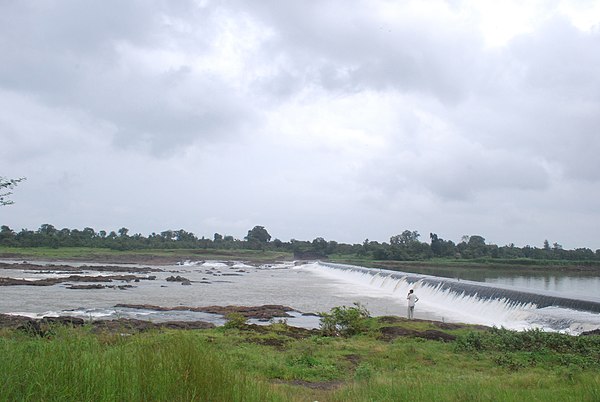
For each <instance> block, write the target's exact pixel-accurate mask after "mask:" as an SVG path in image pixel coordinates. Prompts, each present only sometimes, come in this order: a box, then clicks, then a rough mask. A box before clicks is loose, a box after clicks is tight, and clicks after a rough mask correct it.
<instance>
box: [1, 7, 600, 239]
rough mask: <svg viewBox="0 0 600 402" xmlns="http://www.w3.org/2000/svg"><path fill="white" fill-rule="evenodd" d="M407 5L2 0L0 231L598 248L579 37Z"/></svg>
mask: <svg viewBox="0 0 600 402" xmlns="http://www.w3.org/2000/svg"><path fill="white" fill-rule="evenodd" d="M436 4H437V3H436ZM382 5H384V6H386V7H397V8H398V9H397V10H396V12H395V14H393V13H391V12H388V11H389V10H386V11H383V8H382ZM438 5H439V4H438ZM411 7H412V5H411V3H410V2H401V3H398V4H395V3H393V2H390V3H388V2H383V3H377V2H366V1H349V2H348V1H341V0H330V1H319V2H306V1H302V2H301V1H286V2H281V1H257V2H252V3H248V2H241V1H237V0H229V1H225V2H213V1H185V2H171V1H158V0H156V1H131V2H125V3H123V2H117V1H107V2H101V3H98V2H88V1H84V2H80V1H61V2H50V1H35V2H34V1H20V2H16V1H13V2H3V3H2V5H0V38H1V39H0V57H1V58H2V62H1V63H0V140H1V144H0V145H1V146H0V174H2V175H3V176H14V177H20V176H28V180H27V182H26V183H25V184H23V185H22V186H19V188H18V191H15V194H14V197H13V199H14V201H15V205H13V206H11V207H10V215H8V216H7V214H5V210H2V211H0V212H2V214H3V215H2V219H3V220H4V221H5V222H2V223H3V224H9V225H11V226H14V227H16V228H20V227H30V228H35V227H36V226H39V225H40V224H42V223H52V224H55V225H56V226H71V227H82V226H86V225H91V226H95V227H97V228H105V229H109V230H114V229H116V228H117V226H118V227H120V226H128V227H130V228H131V229H132V231H134V232H136V231H140V232H144V233H150V232H152V231H157V230H164V229H167V228H171V229H179V228H184V229H186V230H191V231H194V232H196V233H197V234H200V235H207V236H211V235H212V233H214V232H215V231H218V232H224V231H226V230H231V231H237V232H236V233H230V234H232V235H235V236H237V237H243V235H244V234H245V233H244V232H245V231H246V230H248V229H249V227H251V226H253V225H256V224H261V225H265V226H267V227H268V228H270V229H271V228H272V235H273V236H274V237H279V238H281V239H283V240H288V239H289V238H291V237H295V238H309V239H310V238H313V237H316V236H324V237H326V238H334V239H335V240H339V241H346V242H359V241H362V240H363V239H364V238H365V237H369V238H371V239H377V240H388V239H389V237H390V236H391V235H393V234H397V233H399V232H401V231H402V230H404V229H413V230H419V231H420V232H421V233H423V234H426V233H428V232H430V231H433V232H437V233H438V234H440V236H442V237H444V238H449V239H453V240H459V239H460V236H461V235H463V234H474V233H480V234H482V235H484V237H486V238H487V239H488V240H490V241H494V242H497V243H500V244H502V243H503V242H510V241H514V242H516V243H517V242H519V241H520V242H521V243H522V244H523V243H535V242H538V243H539V244H541V242H542V241H543V239H544V238H549V239H551V240H554V241H559V242H560V243H562V244H565V245H566V246H570V245H573V246H581V245H586V246H590V247H595V248H597V247H598V246H597V245H594V244H592V243H593V242H594V241H593V240H590V239H593V237H594V235H595V233H596V232H595V231H596V230H597V229H596V228H597V224H598V222H599V220H600V216H599V215H598V212H597V211H596V208H595V207H594V205H595V204H594V203H593V200H595V199H597V197H598V196H600V194H599V193H598V189H597V188H596V187H597V183H598V180H599V179H600V173H599V172H600V162H599V161H600V159H598V158H597V157H596V154H597V152H598V150H599V149H600V143H599V141H600V137H598V135H597V127H600V113H598V110H600V97H599V96H598V94H599V93H600V72H599V71H598V69H597V68H596V67H597V66H598V65H600V49H598V47H599V46H600V41H599V40H598V39H599V32H598V30H591V31H589V32H585V31H582V30H580V29H578V28H575V27H574V26H573V24H572V23H571V21H570V20H567V19H565V18H564V17H556V18H553V19H550V20H548V21H546V22H545V23H544V24H541V25H540V26H534V27H532V29H531V31H530V32H527V33H523V34H520V35H519V36H517V37H515V38H513V39H512V40H511V41H510V42H508V43H507V44H506V45H504V46H500V47H492V48H490V47H486V44H485V41H484V35H483V33H482V32H481V31H480V29H479V27H478V26H477V24H476V23H474V21H472V20H471V19H469V18H463V17H461V15H462V14H461V13H462V12H463V11H464V12H466V10H465V9H464V8H463V7H464V4H463V2H453V4H451V5H450V7H449V8H448V10H445V9H443V7H441V6H440V7H441V8H442V9H443V10H442V11H440V10H438V11H437V12H435V11H431V12H429V11H427V12H425V11H423V10H422V9H419V10H417V11H415V9H414V8H411ZM552 8H553V6H552V5H544V9H545V11H544V12H545V13H548V10H549V9H552ZM470 18H475V19H476V18H477V16H476V15H474V16H471V17H470ZM475 22H476V21H475ZM157 183H161V184H160V189H159V190H157ZM41 200H43V202H41ZM245 226H248V227H245ZM516 231H518V233H516Z"/></svg>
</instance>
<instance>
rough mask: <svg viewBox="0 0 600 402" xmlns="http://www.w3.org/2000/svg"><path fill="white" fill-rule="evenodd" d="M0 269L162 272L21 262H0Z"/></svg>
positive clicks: (114, 267)
mask: <svg viewBox="0 0 600 402" xmlns="http://www.w3.org/2000/svg"><path fill="white" fill-rule="evenodd" d="M0 269H22V270H27V271H42V272H54V273H57V272H70V273H80V272H81V271H82V270H87V271H97V272H128V273H148V272H162V269H159V268H150V267H120V266H115V265H98V266H92V265H82V266H79V267H74V266H72V265H66V264H44V265H41V264H33V263H29V262H26V261H24V262H22V263H18V264H13V263H7V262H0Z"/></svg>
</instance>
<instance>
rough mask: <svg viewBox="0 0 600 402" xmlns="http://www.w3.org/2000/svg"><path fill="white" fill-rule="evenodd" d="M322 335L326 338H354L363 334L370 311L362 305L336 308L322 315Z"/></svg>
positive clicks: (356, 304)
mask: <svg viewBox="0 0 600 402" xmlns="http://www.w3.org/2000/svg"><path fill="white" fill-rule="evenodd" d="M320 315H321V322H320V328H321V333H322V334H323V335H325V336H352V335H356V334H358V333H361V332H363V331H364V330H365V329H366V327H367V325H366V319H367V318H369V317H370V313H369V311H368V310H367V309H366V308H365V307H364V306H362V305H361V304H360V303H354V307H346V306H341V307H334V308H332V309H331V310H330V312H329V313H320Z"/></svg>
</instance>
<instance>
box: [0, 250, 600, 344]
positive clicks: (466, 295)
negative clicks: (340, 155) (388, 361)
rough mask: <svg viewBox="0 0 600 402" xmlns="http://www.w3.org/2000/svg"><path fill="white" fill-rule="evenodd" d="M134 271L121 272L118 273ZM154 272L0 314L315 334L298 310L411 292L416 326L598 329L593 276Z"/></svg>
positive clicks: (5, 295) (8, 299)
mask: <svg viewBox="0 0 600 402" xmlns="http://www.w3.org/2000/svg"><path fill="white" fill-rule="evenodd" d="M4 262H7V260H4ZM8 262H12V263H14V265H12V266H11V267H10V269H2V270H0V276H2V277H11V278H21V279H26V280H37V279H40V278H41V277H60V276H61V275H63V276H64V275H68V274H66V273H64V272H63V273H61V272H60V269H56V270H53V269H52V267H45V269H44V270H43V271H31V270H24V269H21V267H20V265H19V264H18V263H17V261H8ZM38 264H40V262H38ZM54 264H58V263H57V262H55V263H54ZM61 264H69V265H71V266H76V267H79V268H80V269H81V275H90V276H95V275H98V274H99V272H97V271H96V270H95V268H94V267H97V266H99V265H100V264H94V263H86V264H83V263H72V262H62V263H61ZM116 265H118V264H116ZM132 266H133V265H131V264H123V265H122V268H123V271H124V272H126V271H127V270H128V269H130V268H131V267H132ZM153 268H158V269H160V271H158V272H152V273H151V274H152V275H153V276H156V278H155V279H154V280H144V279H142V280H140V281H139V282H127V284H128V285H129V286H131V287H130V288H125V289H119V288H118V287H115V288H101V289H70V288H69V284H68V283H60V284H56V285H52V286H30V285H18V286H1V287H0V313H10V314H19V315H26V316H30V317H42V316H48V315H55V316H56V315H71V316H77V317H83V318H90V319H111V318H117V317H123V318H138V319H147V320H152V321H166V320H205V321H209V322H213V323H215V324H217V325H219V324H222V323H223V322H224V320H223V317H221V316H217V315H213V314H207V313H198V312H191V311H154V310H151V309H148V310H144V309H129V308H122V307H119V308H117V307H115V306H116V305H117V304H149V305H157V306H162V307H176V306H190V307H196V306H210V305H219V306H226V305H243V306H259V305H264V304H282V305H286V306H290V307H291V308H293V309H295V310H297V311H298V313H293V314H292V317H289V318H288V319H287V321H288V323H289V324H290V325H297V326H303V327H318V324H319V319H318V317H315V316H312V315H303V314H301V313H300V312H302V313H318V312H324V311H329V310H330V309H331V308H332V307H335V306H341V305H346V306H351V305H353V303H357V302H358V303H361V304H362V305H364V306H365V307H366V308H367V309H368V310H369V311H370V312H371V314H372V315H376V316H378V315H400V316H405V315H406V293H407V292H408V290H409V289H414V290H415V293H416V294H417V296H418V297H419V299H420V300H419V302H418V303H417V306H416V308H415V318H418V319H433V320H440V321H446V322H466V323H473V324H483V325H495V326H503V327H506V328H512V329H518V330H521V329H527V328H542V329H545V330H552V331H561V332H567V333H571V334H578V333H580V332H582V331H589V330H593V329H597V328H600V292H598V289H600V283H599V281H600V278H598V277H593V276H592V277H582V276H576V275H573V276H570V275H567V274H564V275H563V276H561V277H556V276H553V277H551V278H550V277H539V276H535V275H532V276H527V275H512V276H498V275H495V274H490V275H489V276H488V277H487V279H486V278H484V280H479V281H477V280H473V279H474V278H470V279H466V278H465V276H464V275H463V276H462V278H447V277H443V276H436V275H424V274H417V273H402V272H395V271H386V270H379V269H367V268H362V267H354V266H344V265H337V264H326V263H310V264H301V265H297V264H294V263H290V262H285V263H277V264H266V265H259V266H252V265H248V264H244V263H241V262H236V263H232V262H219V261H207V262H194V261H188V262H186V263H185V264H182V265H164V266H153ZM104 274H105V273H104ZM479 274H481V272H479V273H478V275H479ZM173 275H180V276H183V277H185V278H187V279H189V280H190V282H191V285H190V286H184V285H181V284H180V283H178V282H169V281H167V280H166V279H167V278H168V277H169V276H173ZM143 276H144V275H142V277H143ZM148 276H149V275H148ZM446 276H451V275H446ZM123 283H125V282H123Z"/></svg>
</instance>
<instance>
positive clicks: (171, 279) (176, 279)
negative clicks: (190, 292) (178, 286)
mask: <svg viewBox="0 0 600 402" xmlns="http://www.w3.org/2000/svg"><path fill="white" fill-rule="evenodd" d="M166 281H167V282H182V285H186V284H185V283H183V282H188V283H187V285H191V284H192V283H191V282H190V280H189V279H188V278H184V277H183V276H179V275H177V276H173V275H171V276H169V277H168V278H167V279H166Z"/></svg>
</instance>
